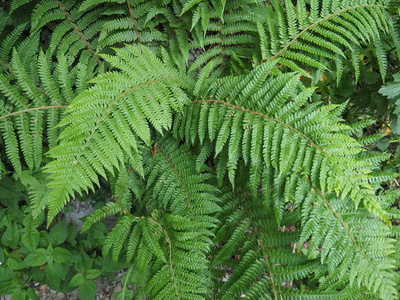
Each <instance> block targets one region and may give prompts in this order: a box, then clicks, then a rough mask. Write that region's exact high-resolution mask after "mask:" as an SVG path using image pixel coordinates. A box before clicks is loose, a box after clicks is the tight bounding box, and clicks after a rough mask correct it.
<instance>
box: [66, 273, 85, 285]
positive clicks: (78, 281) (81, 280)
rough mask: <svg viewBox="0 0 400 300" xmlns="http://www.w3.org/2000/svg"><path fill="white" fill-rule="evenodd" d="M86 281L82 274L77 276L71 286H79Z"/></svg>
mask: <svg viewBox="0 0 400 300" xmlns="http://www.w3.org/2000/svg"><path fill="white" fill-rule="evenodd" d="M85 281H86V279H85V277H84V276H83V274H82V273H78V274H75V275H74V277H72V279H71V281H70V282H69V286H78V285H81V284H82V283H84V282H85Z"/></svg>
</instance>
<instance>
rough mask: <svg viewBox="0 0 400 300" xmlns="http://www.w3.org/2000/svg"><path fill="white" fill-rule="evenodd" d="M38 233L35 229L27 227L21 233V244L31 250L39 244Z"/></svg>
mask: <svg viewBox="0 0 400 300" xmlns="http://www.w3.org/2000/svg"><path fill="white" fill-rule="evenodd" d="M39 239H40V233H39V231H37V230H36V229H31V228H28V229H27V231H26V232H25V233H24V234H23V235H22V238H21V240H22V244H23V245H24V246H25V247H26V248H28V250H29V251H31V252H33V251H35V249H36V248H37V246H38V245H39Z"/></svg>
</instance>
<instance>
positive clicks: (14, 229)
mask: <svg viewBox="0 0 400 300" xmlns="http://www.w3.org/2000/svg"><path fill="white" fill-rule="evenodd" d="M18 242H19V230H18V225H17V223H13V224H12V226H9V227H7V229H6V231H5V232H4V234H3V236H2V237H1V243H2V244H3V245H4V246H8V247H10V248H15V247H17V245H18Z"/></svg>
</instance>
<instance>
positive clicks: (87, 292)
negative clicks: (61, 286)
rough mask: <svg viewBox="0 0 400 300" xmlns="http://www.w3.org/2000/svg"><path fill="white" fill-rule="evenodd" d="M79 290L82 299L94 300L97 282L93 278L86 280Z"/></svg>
mask: <svg viewBox="0 0 400 300" xmlns="http://www.w3.org/2000/svg"><path fill="white" fill-rule="evenodd" d="M78 292H79V296H80V297H81V299H82V300H93V299H94V297H95V296H96V284H95V283H94V282H93V281H92V280H86V281H85V282H84V283H82V284H81V285H80V286H79V290H78Z"/></svg>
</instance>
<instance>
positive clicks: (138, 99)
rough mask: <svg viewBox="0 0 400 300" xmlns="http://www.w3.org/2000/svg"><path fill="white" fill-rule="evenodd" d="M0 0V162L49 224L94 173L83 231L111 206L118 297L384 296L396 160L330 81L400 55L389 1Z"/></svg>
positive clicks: (392, 275) (391, 271)
mask: <svg viewBox="0 0 400 300" xmlns="http://www.w3.org/2000/svg"><path fill="white" fill-rule="evenodd" d="M9 4H10V12H9V13H7V12H6V11H5V10H4V9H3V8H0V17H1V18H0V36H1V37H2V39H1V43H0V112H1V115H0V132H1V139H0V145H1V149H2V150H0V151H1V153H2V162H1V164H0V171H1V175H0V176H3V177H4V176H8V175H9V174H10V173H13V172H15V174H14V178H16V180H19V181H21V183H22V184H23V185H25V186H27V187H28V191H29V198H30V200H29V205H31V207H32V215H33V217H37V216H39V215H41V212H42V211H43V210H48V211H47V216H48V218H47V222H48V225H49V224H50V221H51V220H53V219H54V218H56V217H57V214H58V213H59V212H60V211H61V210H62V208H63V207H64V206H65V204H66V203H68V202H69V201H70V200H71V199H72V198H74V197H75V196H76V195H77V194H80V195H84V194H85V195H86V194H90V193H91V192H93V191H95V190H97V189H103V188H104V186H103V185H102V184H100V182H101V180H103V179H105V180H107V181H109V182H110V188H111V191H112V193H111V195H112V196H111V198H112V199H111V202H109V203H107V204H105V205H104V206H102V207H99V208H98V209H96V210H95V211H94V212H93V213H92V214H91V215H89V216H88V217H87V218H86V221H85V225H84V227H83V231H86V230H88V229H89V228H90V227H91V226H93V225H94V224H95V223H97V222H101V221H102V220H103V219H104V218H108V217H110V216H112V215H117V216H118V220H117V223H116V225H115V226H114V227H113V228H112V229H110V231H109V232H108V234H107V237H106V238H105V240H104V245H103V247H102V255H103V256H104V257H105V256H109V257H111V258H112V259H113V261H114V262H115V263H116V262H121V261H123V262H124V263H123V264H124V266H129V271H128V273H127V275H126V280H125V283H124V289H125V288H126V286H127V285H128V282H134V283H135V293H133V292H127V291H125V290H124V291H123V292H122V293H121V295H122V297H133V295H135V299H143V298H146V299H239V298H241V297H245V298H248V299H359V298H360V299H377V298H380V299H397V298H398V287H399V282H400V278H399V276H398V274H397V272H396V270H397V269H398V268H399V253H398V252H399V251H398V249H399V247H398V236H399V233H398V230H399V229H398V226H394V225H393V226H392V225H391V222H392V221H393V220H397V219H400V214H399V212H398V210H397V209H396V208H395V205H394V204H395V202H396V199H397V197H398V192H397V191H396V190H395V189H394V188H393V187H392V185H391V184H390V183H392V182H394V181H395V180H396V178H397V177H398V174H396V173H390V172H388V171H387V169H388V168H386V167H383V166H382V165H383V164H386V162H388V161H389V162H390V164H393V163H392V161H391V159H393V158H392V157H390V155H388V154H387V153H380V152H376V151H374V150H371V149H372V146H370V145H374V144H375V143H377V142H378V141H379V140H380V139H381V138H382V137H383V134H381V133H379V132H376V128H375V127H374V126H375V123H376V122H375V120H372V119H371V118H367V117H366V116H363V117H362V118H359V119H357V122H353V119H352V117H354V115H352V113H354V111H353V107H354V104H355V102H357V100H356V99H355V98H354V96H353V95H352V96H350V99H348V100H347V101H344V100H343V101H342V100H341V99H339V98H338V99H336V98H335V96H336V95H335V94H334V93H328V94H327V93H326V91H329V88H330V87H332V82H335V84H336V85H337V86H338V89H340V84H341V82H342V81H343V80H351V81H353V83H354V85H357V87H354V90H355V91H356V90H357V89H360V88H362V86H363V85H365V84H369V81H368V80H370V79H369V77H368V76H369V75H370V74H369V73H370V72H372V71H373V70H374V68H375V69H376V70H379V72H380V76H381V82H380V81H378V79H376V83H374V84H375V86H378V85H379V87H380V86H382V84H385V80H386V79H387V78H389V75H390V74H392V73H395V72H397V71H398V70H395V69H394V68H388V66H389V65H390V64H389V62H390V61H393V57H395V56H396V51H397V52H399V49H400V47H399V30H398V29H399V28H398V27H399V26H398V17H397V14H398V9H397V6H394V5H393V2H390V1H364V0H357V1H356V0H354V1H353V0H350V1H337V0H321V1H314V0H312V1H303V0H298V1H286V0H284V1H258V0H235V1H217V0H209V1H206V0H201V1H200V0H193V1H183V0H180V1H178V0H174V1H170V0H165V1H155V0H127V1H125V0H124V1H122V0H107V1H104V0H84V1H69V0H67V1H62V0H41V1H30V0H23V1H15V0H14V1H10V2H9ZM17 14H21V18H20V19H19V18H16V17H15V16H16V15H17ZM28 20H30V21H28ZM199 52H200V55H197V57H195V59H194V60H193V59H189V57H192V56H193V54H194V53H199ZM399 53H400V52H399ZM397 55H398V53H397ZM360 57H363V58H364V59H361V60H360ZM396 59H398V57H397V58H396ZM394 78H395V82H390V83H388V84H386V86H383V87H382V89H381V93H382V94H384V95H385V96H388V97H389V98H390V99H391V100H394V101H396V99H397V98H398V95H397V94H398V93H397V92H396V82H397V81H398V80H397V79H398V78H397V77H396V75H395V77H394ZM322 81H324V82H322ZM379 87H378V88H379ZM327 95H329V97H328V96H327ZM331 95H332V97H331ZM346 97H347V96H346ZM396 97H397V98H396ZM332 103H333V104H332ZM362 113H363V114H364V113H367V114H368V113H369V111H368V108H367V109H365V110H364V111H363V112H362ZM395 113H397V111H395ZM371 131H374V132H376V133H375V134H365V132H371ZM3 157H4V158H3ZM390 164H389V165H390ZM26 174H29V176H31V177H32V178H33V179H30V180H29V181H26V179H24V178H26V176H27V175H26ZM31 177H30V178H31ZM101 178H103V179H101ZM0 197H1V196H0ZM394 224H397V223H396V222H394ZM27 238H28V237H26V238H25V239H24V240H25V242H26V244H27V245H28V247H30V248H34V245H33V244H32V243H29V241H28V240H27ZM56 249H58V250H57V251H58V252H59V256H60V257H59V258H60V260H65V259H68V258H67V256H68V255H67V254H66V253H63V252H62V251H61V250H60V249H61V248H56ZM22 267H23V266H21V268H22Z"/></svg>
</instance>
